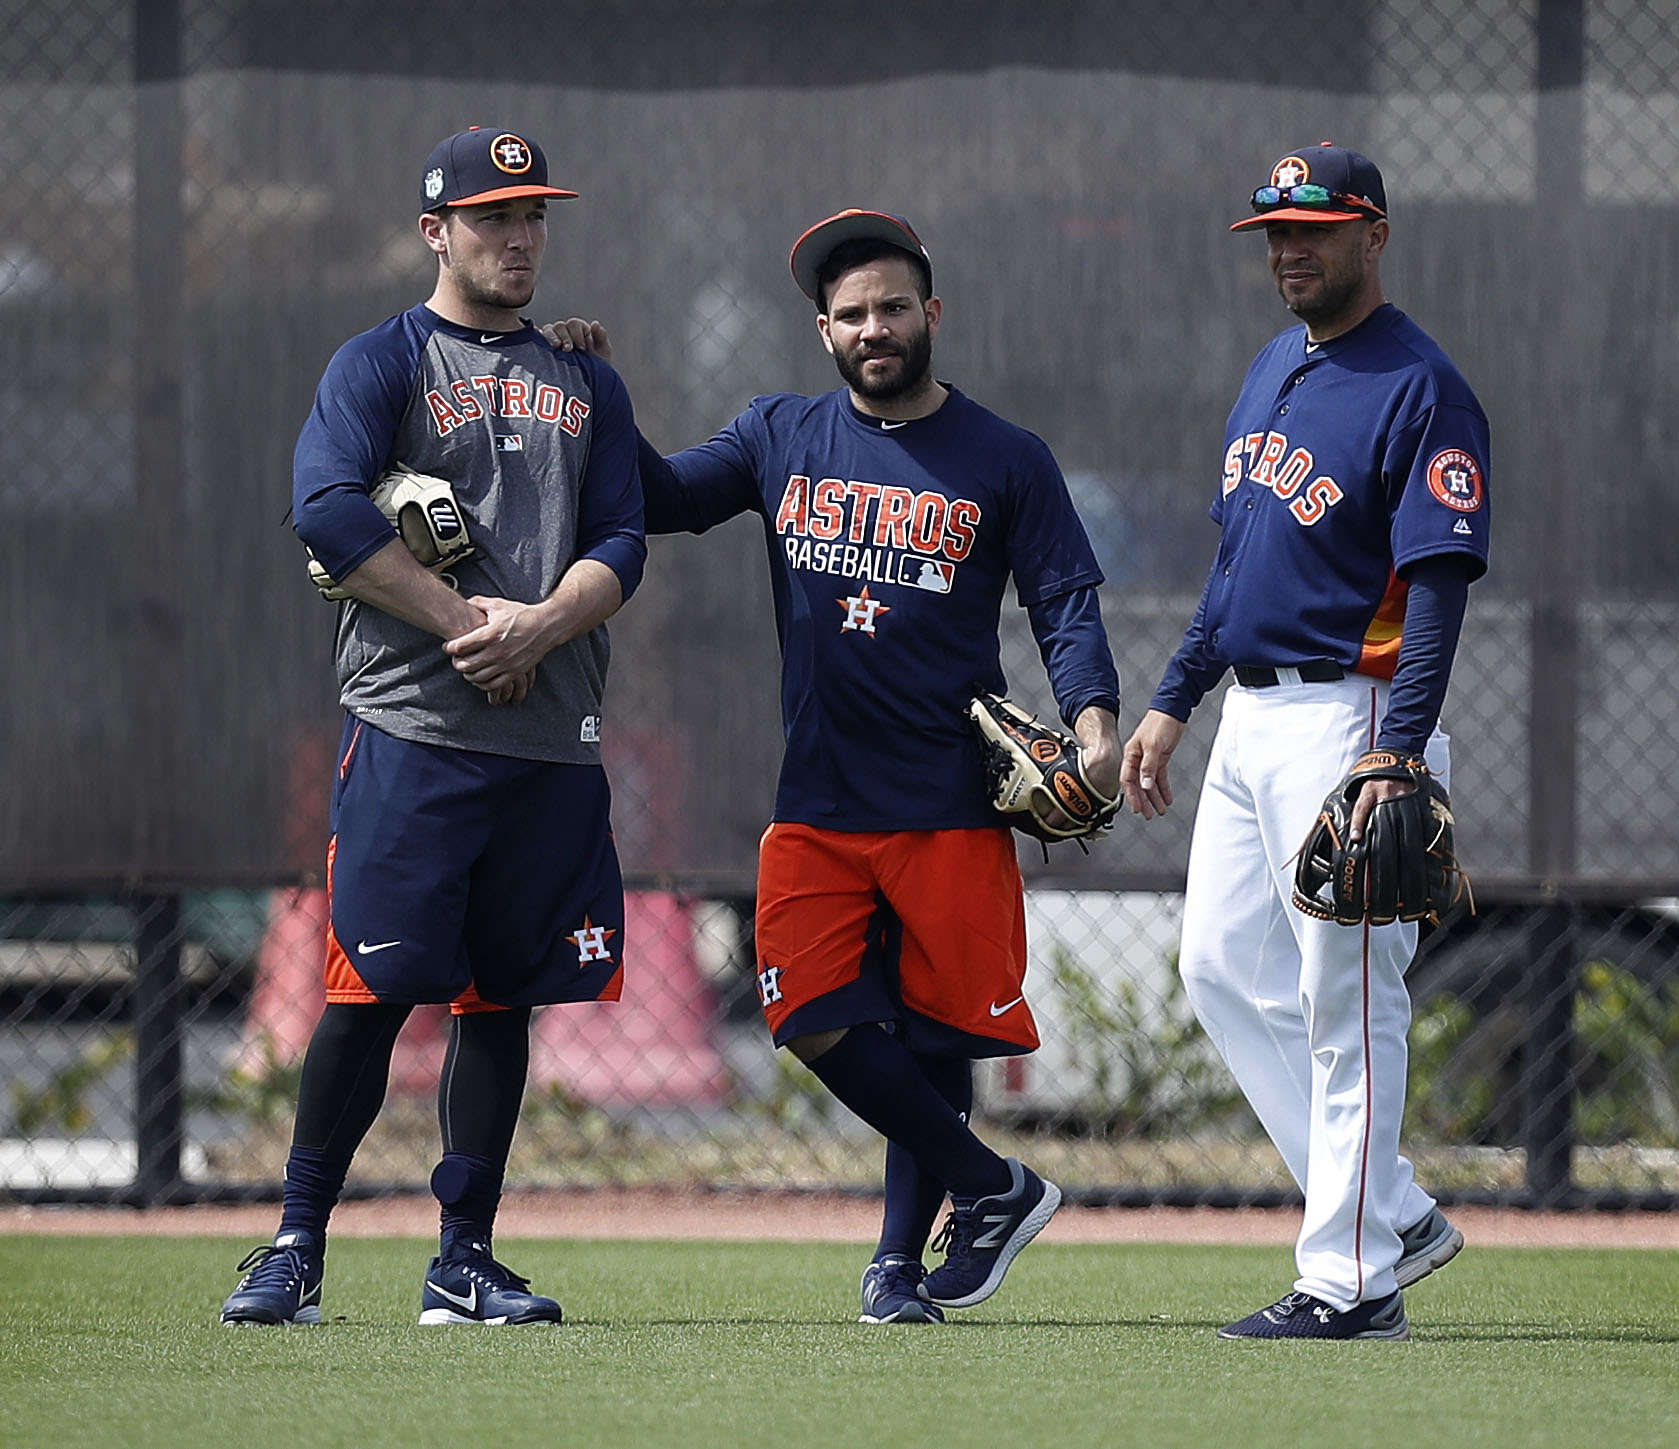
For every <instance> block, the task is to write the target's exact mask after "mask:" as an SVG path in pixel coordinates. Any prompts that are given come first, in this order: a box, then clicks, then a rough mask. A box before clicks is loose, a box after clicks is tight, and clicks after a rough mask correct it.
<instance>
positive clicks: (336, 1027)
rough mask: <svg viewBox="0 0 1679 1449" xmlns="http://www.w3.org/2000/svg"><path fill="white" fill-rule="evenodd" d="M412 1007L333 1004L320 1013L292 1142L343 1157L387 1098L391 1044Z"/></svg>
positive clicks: (301, 1085)
mask: <svg viewBox="0 0 1679 1449" xmlns="http://www.w3.org/2000/svg"><path fill="white" fill-rule="evenodd" d="M412 1010H413V1007H411V1006H387V1005H385V1004H384V1003H382V1002H377V1003H372V1004H369V1005H360V1004H358V1005H354V1006H349V1005H343V1004H333V1005H330V1006H328V1007H327V1009H326V1010H325V1011H324V1012H322V1013H321V1020H320V1024H319V1025H318V1026H316V1028H315V1034H314V1036H312V1037H311V1038H310V1039H309V1053H308V1055H307V1056H305V1057H304V1059H303V1077H302V1080H301V1081H300V1082H299V1083H298V1088H297V1125H296V1126H295V1127H294V1128H293V1129H292V1142H293V1144H294V1145H296V1146H298V1147H307V1148H310V1149H312V1150H314V1151H317V1152H321V1153H324V1154H326V1155H327V1156H328V1157H332V1158H342V1159H343V1160H344V1161H345V1162H348V1161H349V1159H350V1158H351V1157H352V1156H354V1154H355V1150H356V1148H358V1147H359V1146H361V1140H362V1138H363V1137H365V1136H367V1129H368V1128H369V1127H371V1126H372V1125H373V1119H374V1118H375V1117H377V1116H378V1115H379V1108H380V1107H382V1106H383V1105H384V1102H385V1086H386V1083H387V1082H388V1081H389V1080H390V1075H391V1048H392V1047H394V1046H395V1045H396V1037H397V1033H398V1032H400V1031H401V1030H402V1024H403V1022H405V1021H407V1020H408V1013H409V1012H410V1011H412Z"/></svg>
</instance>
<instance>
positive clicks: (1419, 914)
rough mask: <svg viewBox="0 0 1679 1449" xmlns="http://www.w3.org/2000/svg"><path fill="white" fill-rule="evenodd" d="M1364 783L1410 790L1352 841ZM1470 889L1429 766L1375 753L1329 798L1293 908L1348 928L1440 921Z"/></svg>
mask: <svg viewBox="0 0 1679 1449" xmlns="http://www.w3.org/2000/svg"><path fill="white" fill-rule="evenodd" d="M1366 780H1405V781H1409V782H1410V784H1411V785H1412V787H1413V788H1412V789H1411V790H1409V791H1408V792H1406V793H1405V794H1403V795H1396V796H1394V797H1393V798H1392V799H1389V800H1381V801H1378V802H1377V804H1376V808H1375V809H1374V810H1372V811H1371V812H1370V818H1369V820H1368V821H1366V822H1365V826H1364V837H1363V839H1361V840H1357V841H1354V840H1350V839H1348V830H1349V828H1350V826H1351V824H1352V817H1353V806H1354V804H1355V803H1356V802H1357V800H1358V796H1359V792H1360V790H1362V789H1363V787H1364V782H1365V781H1366ZM1468 888H1469V883H1468V879H1467V877H1465V875H1464V874H1463V871H1462V870H1461V869H1460V868H1459V866H1458V863H1457V854H1456V850H1455V847H1454V844H1453V840H1452V803H1451V801H1450V800H1449V799H1448V798H1447V796H1446V791H1445V789H1444V787H1443V786H1442V785H1441V784H1440V782H1439V780H1437V779H1436V778H1435V777H1434V775H1433V774H1432V773H1431V772H1430V770H1429V768H1428V766H1427V765H1425V764H1424V763H1423V762H1422V761H1421V760H1420V759H1417V758H1415V757H1414V756H1408V755H1400V754H1397V753H1395V752H1394V751H1392V750H1371V751H1369V753H1367V754H1365V755H1363V756H1362V757H1360V758H1359V759H1358V760H1357V761H1356V762H1355V763H1354V765H1353V767H1352V769H1351V770H1349V771H1348V772H1347V776H1346V778H1345V779H1344V780H1342V781H1341V783H1340V784H1339V785H1337V786H1336V787H1335V788H1334V789H1333V790H1332V791H1330V793H1329V797H1328V798H1327V799H1326V800H1325V801H1324V802H1323V809H1322V810H1321V811H1319V812H1318V818H1317V821H1316V822H1315V823H1314V824H1313V826H1312V828H1311V830H1310V831H1309V832H1308V834H1307V836H1306V843H1305V844H1304V845H1302V846H1301V847H1300V855H1299V858H1298V859H1297V860H1296V862H1295V867H1294V904H1295V905H1296V906H1297V907H1299V908H1300V909H1301V910H1302V911H1304V912H1305V913H1306V914H1307V915H1309V916H1316V917H1317V918H1318V919H1319V920H1323V921H1337V922H1339V923H1340V924H1341V925H1343V926H1357V925H1362V924H1363V923H1364V922H1366V921H1368V922H1369V923H1370V924H1371V925H1373V926H1384V925H1386V924H1387V923H1388V922H1389V921H1422V920H1428V921H1435V922H1438V921H1439V919H1440V917H1441V916H1442V915H1443V914H1444V913H1445V912H1446V911H1448V910H1449V909H1451V907H1452V906H1454V905H1456V904H1457V902H1458V899H1459V897H1461V896H1462V895H1463V894H1464V893H1465V892H1467V890H1468Z"/></svg>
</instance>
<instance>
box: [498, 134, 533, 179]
mask: <svg viewBox="0 0 1679 1449" xmlns="http://www.w3.org/2000/svg"><path fill="white" fill-rule="evenodd" d="M532 159H533V158H532V156H531V148H530V147H529V146H527V145H526V144H525V143H524V142H523V141H521V140H520V139H519V138H518V137H517V136H497V137H496V139H495V144H494V145H493V146H491V147H490V160H492V161H494V162H495V163H496V165H497V166H499V167H500V168H501V169H502V170H503V171H505V172H507V174H508V175H509V176H522V175H523V174H524V173H525V172H527V171H529V170H530V169H531V161H532Z"/></svg>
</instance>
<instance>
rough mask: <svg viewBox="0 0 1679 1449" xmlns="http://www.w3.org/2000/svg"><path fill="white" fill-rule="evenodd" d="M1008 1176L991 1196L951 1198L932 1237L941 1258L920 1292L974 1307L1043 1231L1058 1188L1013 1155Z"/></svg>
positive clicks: (945, 1303)
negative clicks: (1001, 1189) (1002, 1189)
mask: <svg viewBox="0 0 1679 1449" xmlns="http://www.w3.org/2000/svg"><path fill="white" fill-rule="evenodd" d="M1004 1160H1005V1161H1006V1162H1007V1163H1008V1165H1009V1176H1010V1178H1011V1179H1012V1183H1011V1186H1010V1188H1009V1190H1008V1191H1007V1192H1005V1193H999V1194H997V1196H995V1197H982V1198H979V1199H978V1200H976V1201H974V1202H972V1203H969V1204H966V1205H964V1204H961V1203H955V1204H953V1205H952V1207H951V1209H950V1216H949V1217H948V1218H946V1219H945V1221H944V1226H943V1227H942V1228H940V1229H939V1235H938V1237H936V1238H934V1239H933V1246H934V1247H935V1248H943V1249H944V1254H945V1257H944V1262H943V1263H942V1264H941V1265H940V1266H939V1267H937V1268H935V1269H933V1271H932V1272H931V1273H929V1274H928V1275H927V1281H926V1282H925V1283H923V1284H922V1286H921V1291H922V1293H923V1295H924V1296H925V1297H926V1298H927V1299H928V1300H929V1301H930V1302H933V1303H936V1304H938V1306H939V1307H940V1308H972V1307H973V1306H974V1304H976V1303H983V1302H984V1301H985V1300H986V1299H987V1298H989V1297H990V1296H991V1295H992V1294H993V1293H995V1292H996V1291H997V1290H998V1289H999V1288H1000V1287H1002V1284H1003V1274H1005V1273H1006V1272H1008V1270H1009V1264H1010V1263H1012V1262H1013V1261H1014V1259H1015V1255H1016V1254H1017V1253H1019V1252H1020V1250H1021V1249H1022V1248H1024V1247H1025V1246H1026V1245H1027V1244H1028V1243H1029V1242H1031V1241H1032V1239H1033V1238H1035V1237H1037V1235H1038V1234H1039V1233H1040V1232H1042V1231H1043V1228H1044V1224H1046V1223H1047V1222H1048V1221H1049V1220H1050V1219H1051V1218H1052V1217H1054V1216H1055V1210H1056V1209H1057V1208H1058V1207H1060V1206H1061V1189H1060V1188H1058V1187H1057V1186H1056V1185H1055V1184H1054V1183H1053V1182H1046V1181H1044V1179H1043V1178H1041V1177H1039V1176H1038V1174H1037V1173H1035V1172H1033V1171H1032V1169H1031V1168H1029V1167H1023V1166H1021V1164H1020V1163H1019V1162H1018V1161H1017V1160H1016V1159H1014V1158H1012V1157H1009V1158H1005V1159H1004Z"/></svg>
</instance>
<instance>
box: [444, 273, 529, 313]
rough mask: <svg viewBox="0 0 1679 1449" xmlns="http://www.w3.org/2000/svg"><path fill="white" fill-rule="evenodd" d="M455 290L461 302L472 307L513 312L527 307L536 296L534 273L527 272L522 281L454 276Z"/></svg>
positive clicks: (503, 278) (500, 277)
mask: <svg viewBox="0 0 1679 1449" xmlns="http://www.w3.org/2000/svg"><path fill="white" fill-rule="evenodd" d="M455 287H456V290H457V291H459V293H460V296H461V300H462V301H463V302H466V303H468V304H469V305H471V306H474V307H499V308H501V309H502V310H503V311H508V312H513V311H517V310H518V309H519V308H521V307H525V306H528V305H529V304H530V300H531V298H532V297H534V296H535V295H536V273H535V272H534V271H533V272H529V273H527V274H526V275H525V277H524V278H523V279H522V280H519V281H515V280H514V279H513V278H512V277H503V276H494V277H491V278H489V279H480V278H478V277H474V276H471V275H468V274H464V273H457V274H456V281H455Z"/></svg>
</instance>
